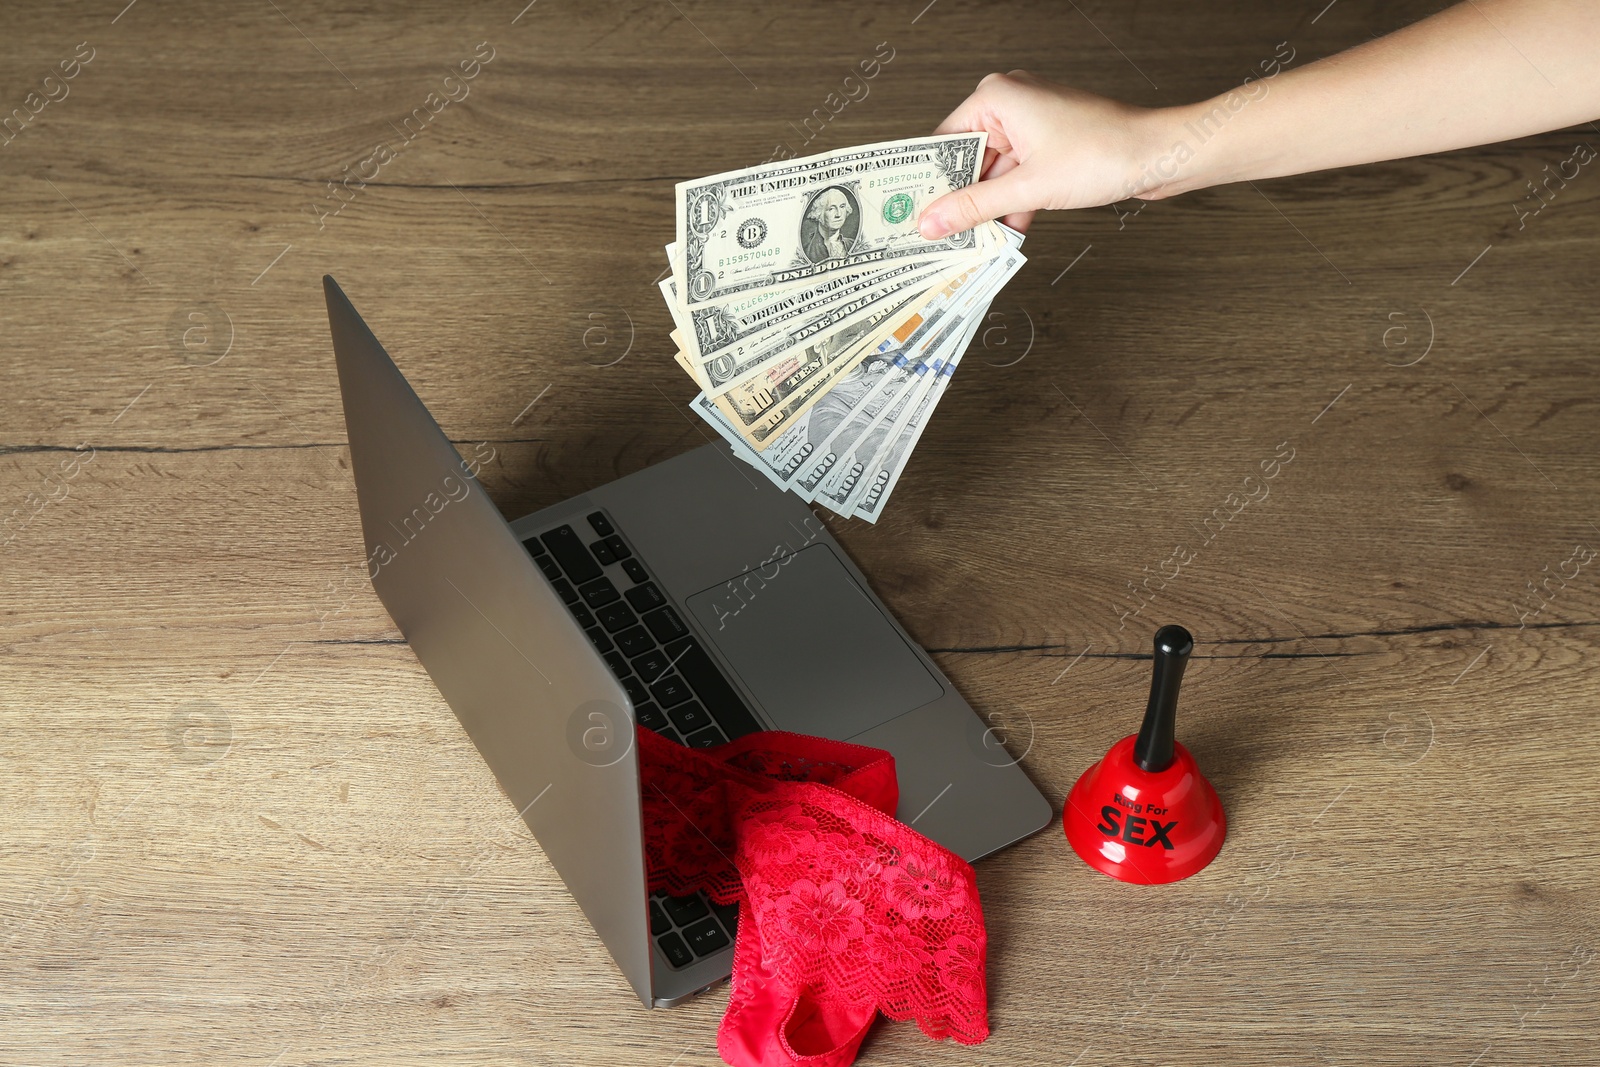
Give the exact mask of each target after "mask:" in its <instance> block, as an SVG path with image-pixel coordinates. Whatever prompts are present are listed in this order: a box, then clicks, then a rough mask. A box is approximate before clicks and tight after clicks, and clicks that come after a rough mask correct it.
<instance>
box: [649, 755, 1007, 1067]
mask: <svg viewBox="0 0 1600 1067" xmlns="http://www.w3.org/2000/svg"><path fill="white" fill-rule="evenodd" d="M639 757H640V768H641V776H642V778H643V782H644V819H645V846H646V855H647V860H648V867H649V872H650V889H651V891H652V892H657V891H664V892H666V893H669V894H671V895H673V896H686V895H688V894H691V893H693V892H694V891H695V890H702V889H703V890H705V892H706V893H707V894H708V895H709V896H710V897H711V898H712V899H713V900H715V901H716V902H717V903H719V904H732V903H735V902H737V903H738V904H739V930H738V940H737V943H736V945H735V946H734V954H733V981H732V989H731V992H730V994H729V997H728V1011H727V1014H726V1015H724V1016H723V1018H722V1026H721V1028H720V1030H719V1031H718V1034H717V1049H718V1051H719V1052H721V1054H722V1058H723V1059H724V1060H726V1061H727V1062H728V1063H730V1064H733V1065H735V1067H791V1065H795V1064H815V1065H818V1067H824V1065H826V1067H844V1065H847V1064H849V1063H851V1062H853V1061H854V1059H855V1056H856V1051H857V1049H858V1048H860V1045H861V1041H862V1039H863V1038H864V1037H866V1034H867V1030H868V1028H869V1027H870V1026H871V1025H872V1022H873V1020H874V1019H875V1018H876V1017H877V1014H878V1012H880V1011H881V1012H882V1013H883V1014H884V1015H887V1016H888V1017H889V1018H891V1019H915V1020H916V1022H917V1025H918V1026H919V1027H921V1029H922V1032H923V1033H925V1034H927V1035H928V1036H929V1037H931V1038H934V1039H935V1040H940V1039H943V1038H946V1037H952V1038H954V1039H955V1040H957V1041H959V1042H961V1043H963V1044H968V1045H975V1044H977V1043H978V1042H980V1041H982V1040H983V1039H984V1038H986V1037H987V1036H989V1022H988V1006H987V997H986V995H985V990H984V962H985V956H986V951H987V939H986V937H985V935H984V929H983V913H982V911H981V910H980V908H979V904H978V887H977V882H976V880H975V879H974V877H973V873H972V867H971V866H970V865H968V864H967V863H966V861H964V860H962V859H961V858H960V857H959V856H956V855H955V854H954V853H951V852H949V851H947V850H946V849H944V848H942V847H940V846H939V845H936V844H934V843H933V842H932V841H929V840H928V839H927V838H925V837H923V836H922V835H921V834H918V833H917V832H916V831H914V830H912V829H911V828H910V827H908V826H905V825H903V824H902V823H899V822H896V821H895V819H894V818H893V816H892V814H891V813H892V812H893V811H894V810H895V807H896V804H897V803H898V800H899V787H898V785H897V783H896V781H895V773H894V757H892V756H890V755H889V754H888V753H887V752H883V751H881V750H879V749H875V748H863V747H861V746H859V745H849V744H844V743H842V742H838V741H824V740H822V739H820V738H815V737H803V736H801V735H799V734H790V733H777V732H769V733H757V734H750V735H748V736H746V737H742V738H740V739H739V740H737V741H734V742H732V743H730V744H726V745H720V746H718V747H716V748H706V749H692V748H685V747H683V746H682V745H678V744H674V743H673V742H671V741H668V740H666V739H665V738H662V737H659V736H657V735H656V734H654V733H652V732H651V731H649V730H645V729H640V730H639Z"/></svg>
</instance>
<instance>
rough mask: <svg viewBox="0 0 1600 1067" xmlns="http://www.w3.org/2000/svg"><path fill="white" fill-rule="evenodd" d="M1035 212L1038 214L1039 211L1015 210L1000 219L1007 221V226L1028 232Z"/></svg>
mask: <svg viewBox="0 0 1600 1067" xmlns="http://www.w3.org/2000/svg"><path fill="white" fill-rule="evenodd" d="M1035 214H1037V212H1033V211H1014V212H1012V213H1011V214H1009V215H1007V216H1006V217H1005V218H1003V219H1001V220H1000V221H1001V222H1003V223H1005V224H1006V225H1007V226H1010V227H1011V228H1012V229H1013V230H1016V231H1017V232H1018V233H1027V232H1028V227H1029V226H1030V225H1032V224H1033V216H1034V215H1035Z"/></svg>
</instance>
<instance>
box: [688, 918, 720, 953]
mask: <svg viewBox="0 0 1600 1067" xmlns="http://www.w3.org/2000/svg"><path fill="white" fill-rule="evenodd" d="M683 939H684V940H685V941H687V942H689V948H691V949H692V950H693V951H694V954H695V955H696V956H709V955H711V954H712V953H713V952H720V951H722V950H723V949H725V948H727V947H728V935H727V934H725V933H723V932H722V927H720V926H718V925H717V920H715V919H710V918H708V919H705V920H703V921H702V922H697V923H695V924H694V925H693V926H691V927H689V928H688V929H687V930H685V931H684V932H683Z"/></svg>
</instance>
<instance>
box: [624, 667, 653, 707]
mask: <svg viewBox="0 0 1600 1067" xmlns="http://www.w3.org/2000/svg"><path fill="white" fill-rule="evenodd" d="M622 688H623V689H625V690H627V692H628V699H629V700H631V701H633V706H634V707H635V708H637V707H638V706H639V705H640V704H646V703H649V701H650V691H649V690H648V689H646V688H645V687H644V683H643V682H641V681H639V679H637V678H635V677H634V676H633V675H631V674H630V675H628V677H626V678H624V679H622Z"/></svg>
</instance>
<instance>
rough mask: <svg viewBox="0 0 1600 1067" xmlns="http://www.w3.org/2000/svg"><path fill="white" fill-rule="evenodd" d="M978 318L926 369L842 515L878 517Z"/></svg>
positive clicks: (979, 317) (847, 501) (959, 358)
mask: <svg viewBox="0 0 1600 1067" xmlns="http://www.w3.org/2000/svg"><path fill="white" fill-rule="evenodd" d="M982 321H983V317H982V316H981V315H980V316H978V318H977V319H975V320H974V321H973V322H972V323H971V327H970V331H969V333H968V334H967V336H966V338H965V339H964V340H963V341H962V343H961V345H960V347H959V348H958V350H957V352H956V354H955V356H953V357H952V358H951V359H949V360H944V361H939V366H938V367H937V368H930V372H929V375H928V376H929V378H930V379H931V380H930V381H929V382H928V383H927V387H926V388H925V389H923V391H922V394H921V395H920V396H919V397H918V399H917V402H916V404H915V405H914V406H913V407H912V408H911V411H910V414H909V415H908V416H907V417H906V418H904V419H902V420H901V422H900V425H899V426H898V427H897V428H896V429H897V432H896V433H895V436H894V439H893V440H892V441H891V442H890V443H889V445H888V447H886V448H884V449H882V450H881V451H880V452H879V453H878V455H877V457H875V458H874V459H873V461H872V463H871V464H870V465H869V466H868V468H867V469H866V470H865V471H863V472H862V476H861V478H860V479H859V480H858V481H857V482H856V486H855V488H854V489H853V490H852V491H851V493H850V496H849V497H848V498H846V500H845V502H844V507H846V508H847V509H848V510H847V511H846V512H845V514H847V515H852V516H860V517H861V518H863V519H866V520H867V521H868V522H877V521H878V516H879V515H881V514H882V513H883V506H884V505H885V504H886V503H888V502H889V494H890V493H892V492H894V487H895V485H896V484H898V483H899V481H900V472H901V471H903V470H905V467H906V463H907V462H908V461H909V460H910V459H911V450H912V449H914V448H916V446H917V441H918V440H919V439H920V438H921V437H922V431H923V428H924V427H926V426H927V425H928V417H929V416H930V415H932V414H933V409H934V407H935V406H936V405H937V404H938V403H939V399H940V398H941V397H942V396H944V392H945V389H947V388H948V387H949V383H950V376H951V375H952V374H954V373H955V369H956V364H958V363H959V362H960V361H961V352H962V351H964V350H965V348H966V346H967V345H968V344H971V343H972V334H974V333H976V332H977V329H978V327H979V326H980V325H981V324H982Z"/></svg>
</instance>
